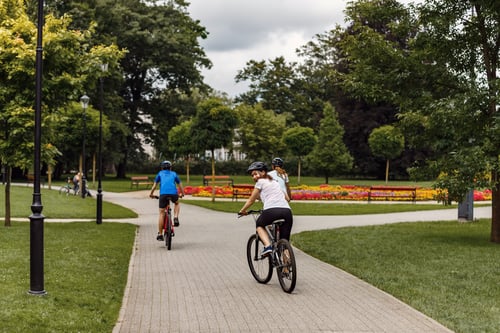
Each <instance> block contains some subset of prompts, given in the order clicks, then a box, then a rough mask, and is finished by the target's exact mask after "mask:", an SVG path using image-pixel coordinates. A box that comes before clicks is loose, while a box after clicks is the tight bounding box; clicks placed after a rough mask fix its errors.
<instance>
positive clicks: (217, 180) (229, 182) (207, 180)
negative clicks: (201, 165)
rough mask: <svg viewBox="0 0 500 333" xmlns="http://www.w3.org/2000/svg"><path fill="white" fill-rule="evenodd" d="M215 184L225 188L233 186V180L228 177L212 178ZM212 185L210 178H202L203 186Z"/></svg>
mask: <svg viewBox="0 0 500 333" xmlns="http://www.w3.org/2000/svg"><path fill="white" fill-rule="evenodd" d="M214 180H215V181H214V183H215V184H222V185H226V186H233V179H232V178H230V177H229V176H214ZM209 184H212V176H203V186H208V185H209Z"/></svg>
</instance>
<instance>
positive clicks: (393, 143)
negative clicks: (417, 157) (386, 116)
mask: <svg viewBox="0 0 500 333" xmlns="http://www.w3.org/2000/svg"><path fill="white" fill-rule="evenodd" d="M368 144H369V145H370V149H371V150H372V153H373V155H375V156H377V157H383V158H384V159H386V160H390V159H393V158H396V157H398V156H399V155H400V154H401V152H402V151H403V149H404V144H405V139H404V136H403V133H401V131H400V130H399V129H398V128H397V127H394V126H392V125H384V126H381V127H378V128H375V129H374V130H373V131H372V132H371V133H370V136H369V137H368Z"/></svg>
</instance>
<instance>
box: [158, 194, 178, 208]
mask: <svg viewBox="0 0 500 333" xmlns="http://www.w3.org/2000/svg"><path fill="white" fill-rule="evenodd" d="M169 201H172V202H173V203H177V201H179V195H178V194H162V195H160V200H158V202H159V204H160V206H159V208H165V207H167V205H168V202H169Z"/></svg>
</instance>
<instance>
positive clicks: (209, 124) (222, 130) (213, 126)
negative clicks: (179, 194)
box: [191, 97, 238, 201]
mask: <svg viewBox="0 0 500 333" xmlns="http://www.w3.org/2000/svg"><path fill="white" fill-rule="evenodd" d="M237 124H238V117H237V115H236V113H235V112H234V110H233V109H231V107H229V106H228V105H226V104H224V102H223V101H222V100H221V99H220V98H215V97H212V98H209V99H207V100H205V101H202V102H200V104H198V107H197V110H196V116H195V117H194V119H193V123H192V127H191V138H192V141H193V144H194V145H195V147H196V150H197V151H201V150H210V153H211V161H212V201H215V186H213V184H214V181H215V178H214V177H215V155H214V154H215V149H217V148H220V147H224V146H226V147H227V146H229V145H230V144H231V142H232V139H233V136H234V129H235V127H236V125H237Z"/></svg>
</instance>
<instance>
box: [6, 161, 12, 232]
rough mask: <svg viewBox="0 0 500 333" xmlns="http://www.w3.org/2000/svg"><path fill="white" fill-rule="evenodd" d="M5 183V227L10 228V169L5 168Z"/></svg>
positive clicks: (8, 167)
mask: <svg viewBox="0 0 500 333" xmlns="http://www.w3.org/2000/svg"><path fill="white" fill-rule="evenodd" d="M5 173H6V183H5V226H6V227H10V225H11V224H10V183H11V180H12V176H11V175H12V168H11V167H10V166H6V167H5Z"/></svg>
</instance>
